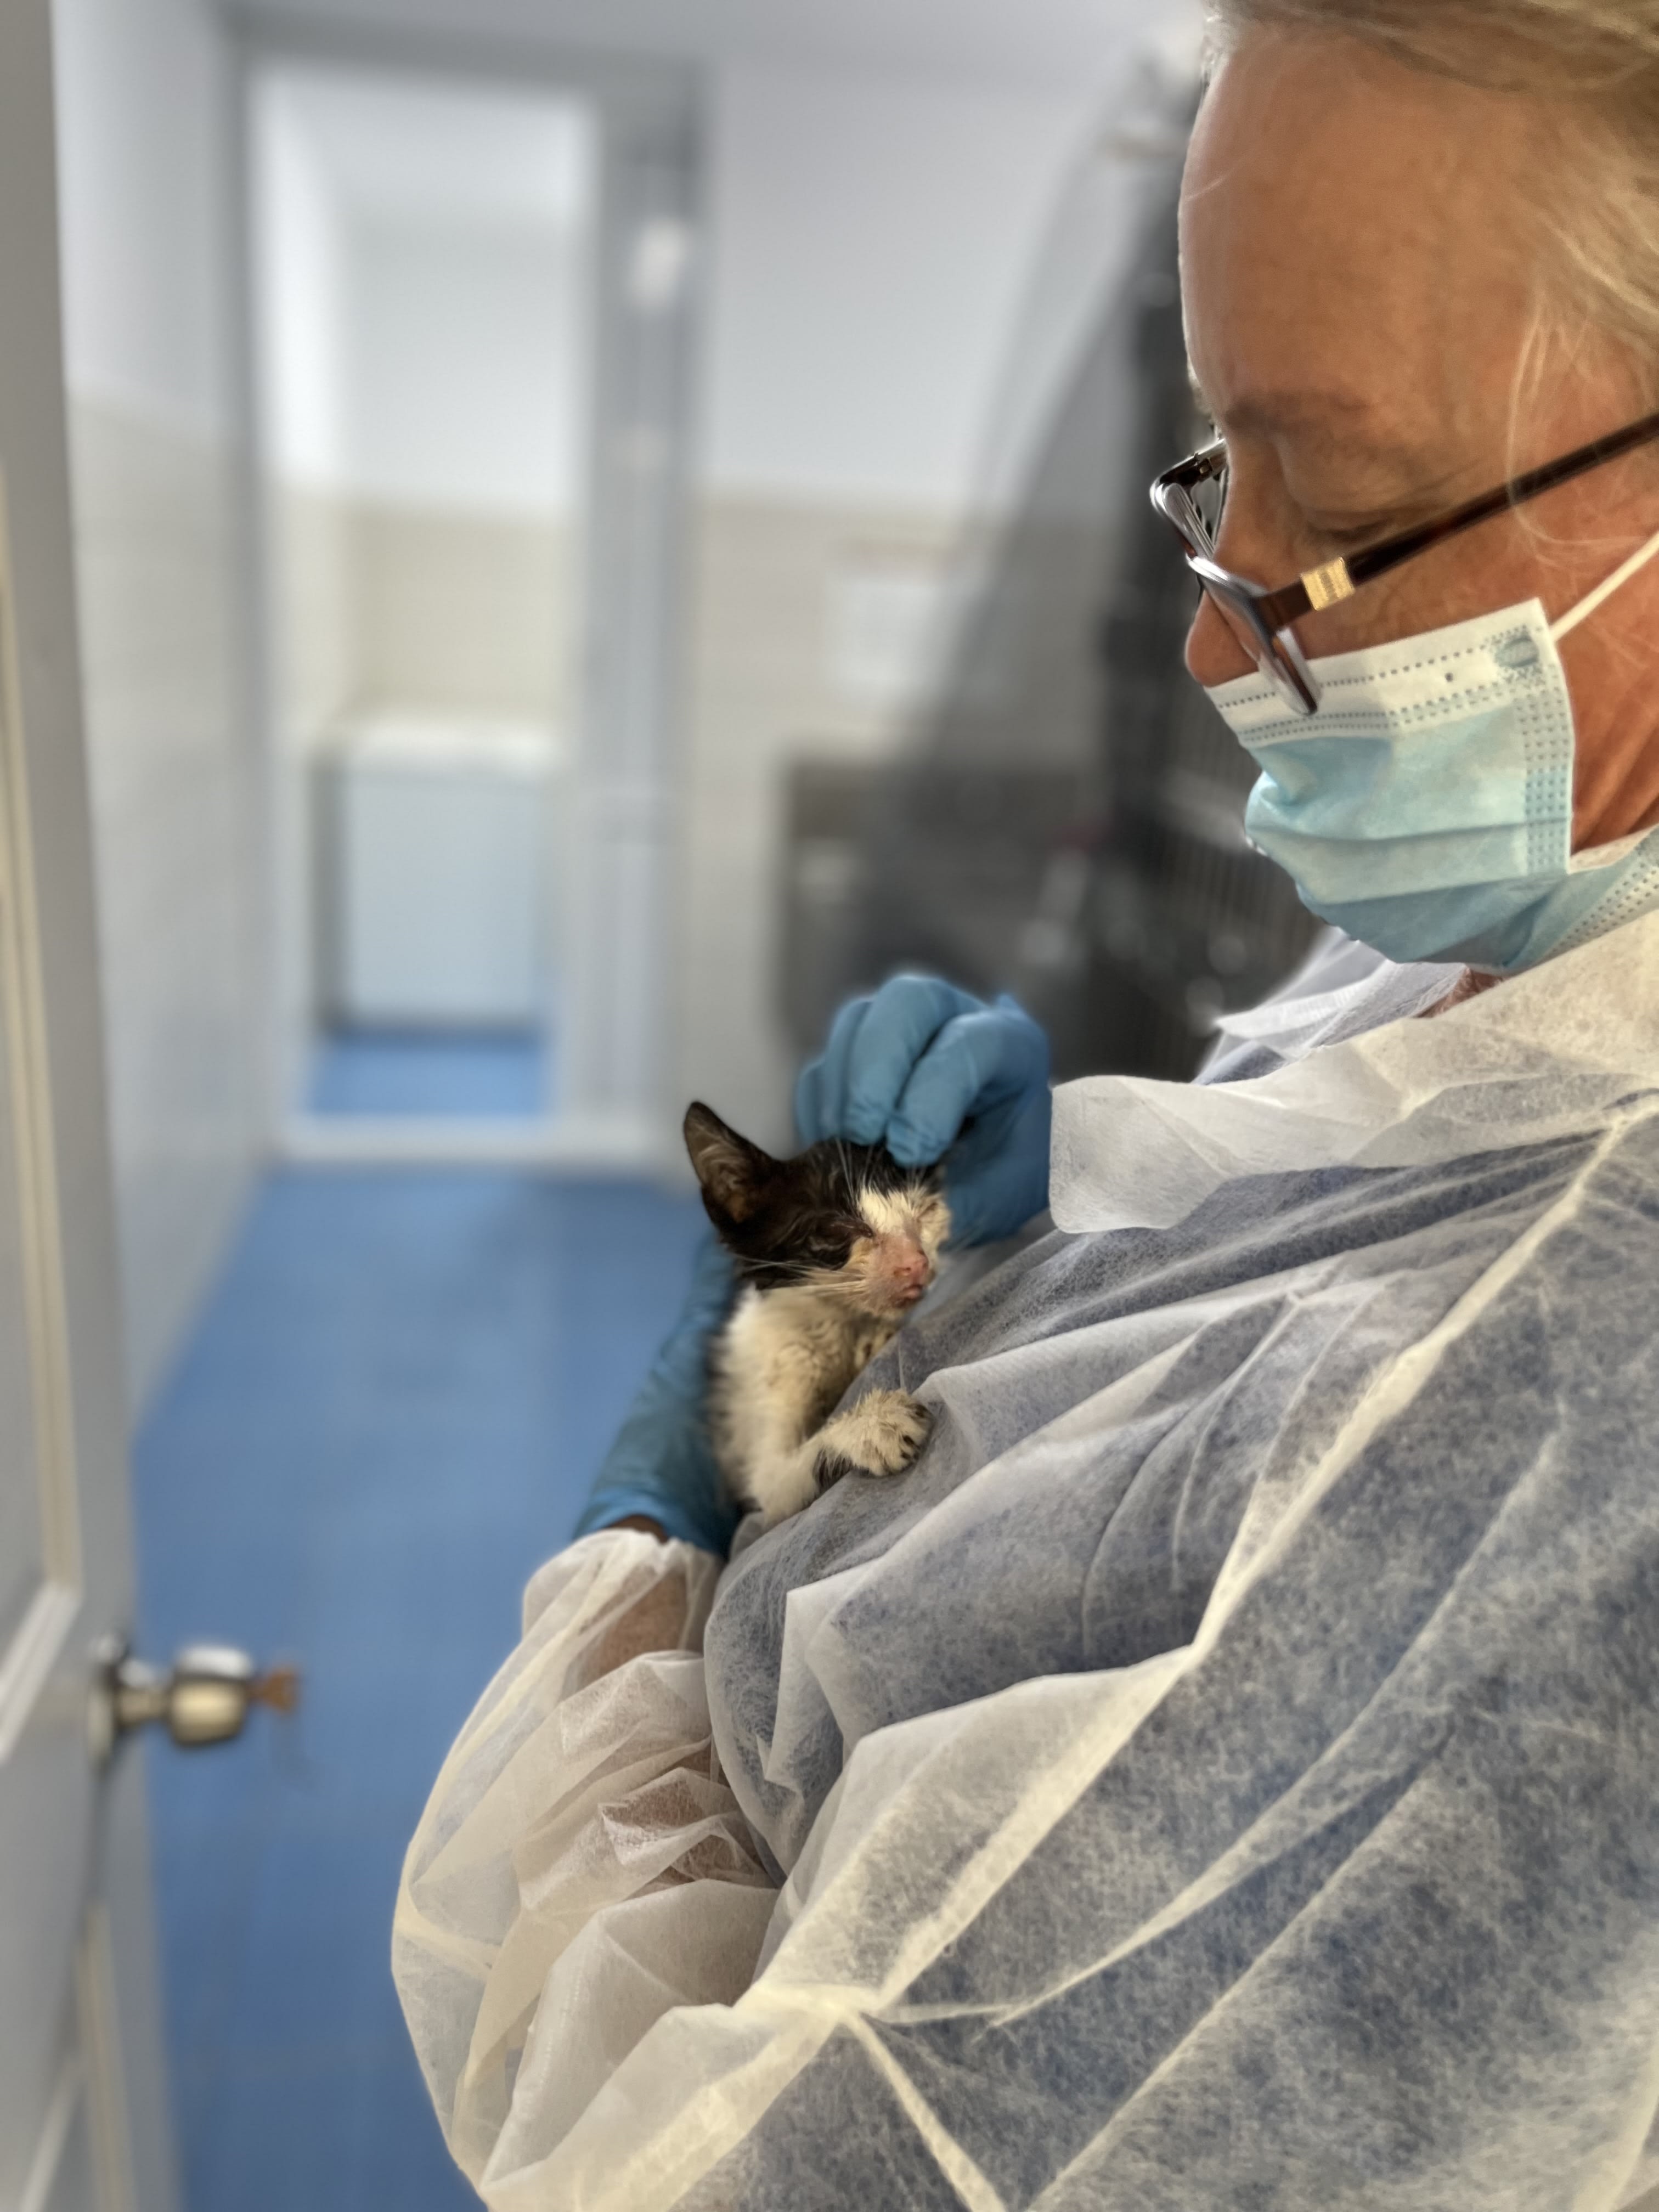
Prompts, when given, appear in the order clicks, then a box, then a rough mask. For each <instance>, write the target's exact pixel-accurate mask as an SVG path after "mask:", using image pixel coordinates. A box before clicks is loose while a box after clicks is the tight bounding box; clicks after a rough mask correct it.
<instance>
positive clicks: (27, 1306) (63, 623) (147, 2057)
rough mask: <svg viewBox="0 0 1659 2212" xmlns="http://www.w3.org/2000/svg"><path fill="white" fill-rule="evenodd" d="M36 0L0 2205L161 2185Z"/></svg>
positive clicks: (3, 790)
mask: <svg viewBox="0 0 1659 2212" xmlns="http://www.w3.org/2000/svg"><path fill="white" fill-rule="evenodd" d="M57 242H58V222H57V210H56V204H55V186H54V167H53V149H52V82H51V24H50V19H49V12H48V0H4V4H3V6H0V2208H3V2212H11V2209H12V2208H14V2207H15V2208H19V2209H20V2212H94V2208H95V2212H168V2208H169V2207H170V2205H171V2203H172V2202H173V2188H172V2179H171V2174H172V2165H171V2160H170V2157H169V2155H168V2150H167V2136H166V2129H165V2121H164V2118H163V2113H164V2099H163V2094H162V2090H163V2081H162V2067H161V2056H160V2051H161V2045H160V2036H159V2023H158V2017H157V2013H156V2007H155V1972H154V1959H153V1945H152V1942H151V1936H150V1928H149V1878H148V1869H147V1865H146V1862H145V1850H144V1825H143V1799H142V1781H143V1777H142V1769H141V1767H140V1765H139V1764H138V1762H137V1759H135V1758H133V1757H131V1755H130V1754H129V1755H128V1756H126V1757H125V1758H123V1759H117V1760H116V1761H115V1762H114V1764H113V1765H112V1767H111V1768H110V1769H108V1770H107V1771H106V1772H105V1773H103V1774H101V1775H100V1773H98V1772H97V1771H94V1765H93V1764H92V1761H91V1759H89V1757H88V1749H87V1740H86V1705H87V1693H88V1652H89V1648H90V1646H91V1644H92V1643H93V1642H94V1638H97V1637H99V1636H100V1635H101V1634H103V1633H105V1632H107V1631H109V1630H111V1629H118V1628H120V1627H123V1626H125V1623H126V1620H127V1617H128V1613H129V1609H130V1607H131V1545H130V1538H129V1527H128V1519H127V1492H126V1467H125V1455H124V1453H125V1445H124V1429H125V1419H124V1410H123V1404H122V1386H121V1379H120V1378H121V1361H120V1345H119V1324H118V1311H117V1299H116V1270H115V1253H114V1244H113V1233H112V1208H111V1200H110V1184H109V1168H108V1154H107V1147H106V1135H105V1126H104V1104H103V1101H104V1089H103V1067H102V1045H101V1024H100V1006H99V994H98V973H97V961H96V954H95V949H94V948H95V939H94V916H93V892H92V871H91V858H90V851H89V842H90V840H89V824H88V805H87V790H86V776H85V763H84V757H83V752H82V733H81V702H80V687H79V680H78V669H77V662H76V627H75V601H74V587H73V582H72V576H71V570H70V510H69V484H68V469H67V464H66V459H65V445H64V404H63V365H62V348H61V341H60V336H59V315H58V264H57V253H58V243H57Z"/></svg>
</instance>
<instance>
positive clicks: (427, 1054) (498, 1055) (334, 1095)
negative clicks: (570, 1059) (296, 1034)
mask: <svg viewBox="0 0 1659 2212" xmlns="http://www.w3.org/2000/svg"><path fill="white" fill-rule="evenodd" d="M549 1096H550V1086H549V1081H548V1066H547V1048H546V1045H545V1042H544V1039H543V1038H542V1036H541V1035H540V1033H539V1032H538V1030H482V1031H481V1030H419V1029H414V1030H396V1029H340V1030H325V1032H324V1034H323V1036H321V1038H320V1039H319V1042H318V1046H317V1051H316V1056H315V1058H314V1059H313V1062H312V1069H311V1090H310V1096H309V1097H308V1098H307V1102H306V1103H307V1106H308V1107H309V1109H310V1110H311V1112H312V1113H313V1114H346V1115H363V1114H375V1115H379V1114H392V1115H412V1114H421V1115H424V1114H442V1115H485V1116H487V1117H488V1118H489V1119H492V1120H493V1119H495V1118H496V1117H498V1116H501V1115H512V1116H518V1115H527V1114H540V1113H544V1111H545V1110H546V1107H547V1102H548V1098H549Z"/></svg>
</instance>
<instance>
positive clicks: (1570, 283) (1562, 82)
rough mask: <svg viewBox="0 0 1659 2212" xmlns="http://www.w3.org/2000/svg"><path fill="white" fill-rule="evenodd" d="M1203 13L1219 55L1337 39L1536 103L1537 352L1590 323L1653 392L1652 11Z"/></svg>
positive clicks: (1630, 4) (1636, 1)
mask: <svg viewBox="0 0 1659 2212" xmlns="http://www.w3.org/2000/svg"><path fill="white" fill-rule="evenodd" d="M1209 15H1210V27H1211V39H1212V50H1213V51H1215V52H1218V53H1225V51H1226V49H1227V47H1228V46H1230V45H1231V43H1232V42H1233V41H1234V40H1236V39H1237V36H1238V35H1239V34H1240V33H1242V32H1243V31H1246V30H1249V29H1252V28H1255V27H1262V28H1277V29H1283V30H1290V31H1297V30H1300V31H1315V32H1325V33H1337V34H1340V35H1344V36H1346V37H1350V38H1355V39H1360V40H1364V41H1366V42H1367V43H1368V44H1370V45H1372V46H1379V47H1382V48H1383V50H1384V51H1385V52H1389V53H1390V54H1392V55H1393V56H1394V58H1395V59H1396V60H1398V61H1401V62H1404V63H1405V64H1407V65H1408V66H1410V67H1413V68H1417V69H1423V70H1431V71H1433V72H1435V73H1436V74H1437V75H1440V76H1454V77H1457V78H1459V79H1461V80H1462V81H1463V82H1466V83H1471V84H1479V85H1484V86H1486V87H1488V88H1491V89H1492V90H1495V91H1502V92H1510V93H1521V94H1528V95H1529V96H1531V97H1533V98H1534V99H1536V100H1539V101H1540V102H1541V103H1542V104H1543V106H1544V108H1545V111H1546V114H1547V118H1548V119H1549V120H1550V121H1552V122H1553V124H1554V125H1555V126H1556V127H1555V129H1554V131H1553V133H1552V137H1553V142H1554V151H1555V153H1556V156H1557V158H1556V160H1555V161H1553V162H1552V163H1551V164H1550V165H1549V172H1548V173H1547V174H1541V175H1540V177H1539V179H1538V190H1537V193H1536V196H1535V199H1534V215H1535V216H1536V218H1537V219H1538V221H1539V222H1540V223H1541V227H1542V230H1543V233H1544V235H1545V238H1546V240H1547V241H1548V243H1549V246H1550V248H1551V249H1552V250H1551V251H1550V252H1549V253H1548V255H1547V260H1548V262H1549V264H1550V273H1551V275H1552V276H1553V278H1554V279H1555V281H1554V283H1553V284H1552V285H1551V287H1550V289H1551V292H1552V294H1553V299H1552V301H1551V306H1552V308H1553V313H1550V314H1549V316H1548V318H1547V320H1548V323H1549V325H1550V327H1549V328H1548V329H1545V328H1544V327H1543V326H1542V322H1541V327H1540V329H1539V331H1537V332H1536V333H1535V337H1534V343H1535V344H1542V343H1545V342H1547V341H1548V340H1554V341H1555V342H1557V343H1561V344H1564V345H1565V347H1566V348H1567V349H1568V350H1569V351H1571V349H1572V346H1573V331H1572V328H1571V324H1572V322H1573V320H1574V319H1580V318H1588V319H1589V321H1590V322H1591V323H1592V324H1593V325H1596V326H1597V327H1599V328H1600V329H1601V330H1603V331H1607V333H1608V334H1609V335H1610V336H1612V337H1613V338H1614V339H1615V340H1616V341H1618V342H1620V343H1622V344H1624V345H1625V346H1626V347H1628V348H1629V349H1630V351H1631V353H1632V356H1634V360H1635V364H1636V367H1637V371H1638V378H1639V380H1640V381H1641V383H1642V385H1643V386H1644V389H1645V390H1647V391H1648V392H1650V394H1659V0H1209ZM1536 366H1537V364H1536V363H1535V362H1534V370H1535V368H1536ZM1650 404H1659V398H1651V399H1650Z"/></svg>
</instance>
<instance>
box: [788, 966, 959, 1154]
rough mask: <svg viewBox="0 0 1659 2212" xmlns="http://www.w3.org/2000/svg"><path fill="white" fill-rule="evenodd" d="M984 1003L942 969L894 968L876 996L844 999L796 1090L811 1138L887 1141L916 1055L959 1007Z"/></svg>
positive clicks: (858, 1142)
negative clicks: (945, 978) (906, 971)
mask: <svg viewBox="0 0 1659 2212" xmlns="http://www.w3.org/2000/svg"><path fill="white" fill-rule="evenodd" d="M979 1003H980V1002H979V1000H977V999H973V998H970V997H969V995H968V994H967V992H965V991H959V990H957V987H956V986H955V985H954V984H952V983H945V982H942V981H940V980H939V977H938V976H936V975H895V976H894V977H892V979H891V980H890V981H888V982H885V983H884V984H883V985H882V987H881V988H880V990H879V991H878V992H877V993H876V994H875V996H874V997H873V998H872V999H854V1000H852V1001H851V1002H850V1003H849V1004H848V1006H843V1007H842V1010H841V1012H840V1013H838V1014H837V1015H836V1020H835V1024H834V1026H833V1027H832V1029H831V1030H830V1032H829V1043H828V1045H827V1046H826V1047H825V1048H824V1051H823V1057H822V1058H821V1059H820V1060H817V1061H815V1062H814V1063H813V1066H811V1067H810V1068H809V1069H808V1070H807V1071H806V1073H805V1075H804V1076H803V1077H802V1079H801V1084H800V1087H799V1091H798V1092H797V1101H798V1104H797V1114H798V1117H799V1121H800V1127H801V1133H802V1135H803V1136H804V1137H805V1139H806V1140H807V1142H808V1143H812V1144H815V1143H817V1141H818V1139H821V1138H823V1137H846V1138H848V1139H851V1141H852V1142H853V1143H854V1144H855V1145H878V1144H881V1143H883V1142H884V1140H885V1139H886V1135H887V1125H888V1122H889V1121H890V1120H891V1119H892V1115H893V1110H894V1109H895V1108H896V1106H897V1104H898V1102H899V1098H900V1096H901V1094H902V1091H903V1089H904V1086H905V1084H906V1083H907V1082H908V1079H909V1076H910V1071H911V1070H912V1068H913V1067H915V1064H916V1062H917V1060H920V1059H921V1055H922V1054H923V1053H924V1052H926V1050H927V1047H928V1046H929V1045H930V1044H931V1043H932V1042H933V1039H934V1037H935V1036H938V1034H939V1030H941V1029H942V1028H943V1027H944V1026H945V1024H946V1023H947V1022H948V1021H950V1020H951V1018H952V1017H953V1016H954V1015H957V1014H961V1013H969V1012H973V1011H974V1010H975V1008H977V1007H978V1006H979ZM803 1097H804V1102H805V1108H806V1111H805V1113H803V1112H801V1101H802V1100H803Z"/></svg>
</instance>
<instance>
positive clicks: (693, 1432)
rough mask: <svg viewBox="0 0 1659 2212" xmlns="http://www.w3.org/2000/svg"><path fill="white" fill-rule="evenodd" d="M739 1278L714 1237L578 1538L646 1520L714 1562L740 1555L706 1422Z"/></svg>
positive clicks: (702, 1250) (700, 1252)
mask: <svg viewBox="0 0 1659 2212" xmlns="http://www.w3.org/2000/svg"><path fill="white" fill-rule="evenodd" d="M736 1291H737V1277H736V1274H735V1273H734V1271H733V1269H732V1261H731V1260H730V1258H729V1257H728V1255H726V1253H725V1252H724V1251H723V1250H722V1249H721V1248H720V1245H719V1244H718V1243H716V1241H715V1239H714V1232H713V1231H712V1230H711V1231H710V1232H709V1234H708V1237H707V1238H706V1239H705V1240H704V1242H703V1243H702V1244H701V1245H700V1246H699V1247H698V1249H697V1256H696V1263H695V1265H694V1267H693V1268H692V1273H691V1288H690V1292H689V1294H688V1296H687V1297H686V1301H685V1304H684V1308H683V1309H682V1310H681V1313H680V1317H679V1319H678V1321H677V1322H675V1324H674V1327H673V1328H672V1330H671V1332H670V1334H669V1335H668V1337H667V1338H666V1340H665V1342H664V1344H663V1346H662V1349H661V1350H660V1351H659V1352H658V1354H657V1356H656V1358H655V1359H654V1360H653V1362H652V1364H651V1371H650V1373H649V1374H648V1375H647V1376H646V1378H645V1381H644V1382H643V1383H641V1386H640V1390H639V1395H637V1396H636V1397H635V1401H634V1402H633V1404H632V1406H630V1407H629V1411H628V1419H626V1420H625V1421H624V1422H623V1425H622V1430H621V1433H620V1434H619V1435H618V1437H617V1441H616V1443H613V1444H612V1445H611V1449H610V1450H609V1451H608V1452H607V1453H606V1454H605V1464H604V1465H603V1466H602V1467H601V1468H600V1469H599V1476H598V1479H597V1480H596V1481H595V1482H594V1485H593V1492H592V1497H590V1498H589V1499H588V1501H587V1504H586V1510H584V1512H583V1514H582V1516H581V1519H580V1521H578V1522H577V1523H576V1534H578V1535H579V1536H588V1535H591V1534H592V1533H593V1531H594V1529H596V1528H610V1527H611V1526H612V1524H613V1523H614V1522H617V1521H621V1520H624V1519H626V1517H627V1516H629V1514H631V1513H639V1514H643V1515H644V1516H646V1517H647V1519H649V1520H652V1521H655V1522H657V1523H658V1524H659V1526H660V1527H661V1528H665V1529H666V1530H667V1531H668V1534H670V1535H671V1536H682V1537H684V1540H685V1541H686V1542H687V1543H688V1544H696V1546H697V1547H698V1548H699V1549H700V1550H702V1551H705V1552H717V1553H720V1556H721V1558H722V1559H723V1558H724V1557H725V1555H726V1553H727V1552H729V1551H730V1550H731V1548H732V1535H733V1534H734V1533H735V1531H736V1529H737V1525H738V1512H737V1509H736V1507H735V1506H734V1505H732V1503H731V1501H730V1499H729V1498H727V1497H726V1492H725V1489H724V1486H722V1484H721V1481H720V1469H719V1468H718V1467H716V1466H715V1464H714V1452H713V1450H712V1449H710V1446H709V1442H708V1425H707V1423H706V1421H705V1419H704V1408H705V1403H706V1401H707V1399H708V1340H709V1338H710V1337H711V1336H712V1335H713V1334H714V1331H715V1330H716V1329H717V1328H719V1327H720V1323H721V1322H723V1321H724V1320H725V1318H726V1315H727V1313H728V1312H729V1311H730V1310H731V1306H732V1298H733V1297H734V1296H735V1294H736Z"/></svg>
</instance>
